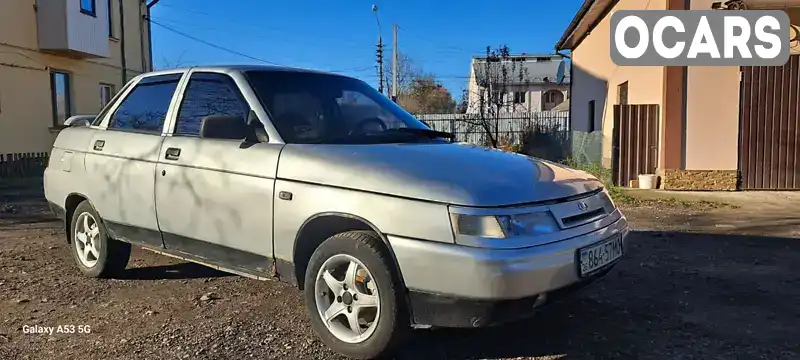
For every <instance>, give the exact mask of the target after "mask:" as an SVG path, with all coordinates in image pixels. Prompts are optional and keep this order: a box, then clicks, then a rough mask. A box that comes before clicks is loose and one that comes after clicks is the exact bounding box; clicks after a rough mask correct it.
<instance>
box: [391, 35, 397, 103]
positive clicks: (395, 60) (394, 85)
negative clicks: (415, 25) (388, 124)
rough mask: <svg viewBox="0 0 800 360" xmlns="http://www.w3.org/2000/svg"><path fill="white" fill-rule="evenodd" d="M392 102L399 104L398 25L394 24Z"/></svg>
mask: <svg viewBox="0 0 800 360" xmlns="http://www.w3.org/2000/svg"><path fill="white" fill-rule="evenodd" d="M392 101H394V102H397V24H394V49H393V50H392Z"/></svg>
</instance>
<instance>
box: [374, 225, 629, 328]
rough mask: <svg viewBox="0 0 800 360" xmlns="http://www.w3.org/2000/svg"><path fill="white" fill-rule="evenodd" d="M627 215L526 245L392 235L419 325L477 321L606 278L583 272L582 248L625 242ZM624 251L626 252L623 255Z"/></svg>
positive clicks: (508, 316) (502, 318) (507, 315)
mask: <svg viewBox="0 0 800 360" xmlns="http://www.w3.org/2000/svg"><path fill="white" fill-rule="evenodd" d="M627 233H628V224H627V221H626V219H625V217H623V216H620V218H619V220H617V221H615V222H614V223H612V224H610V225H609V226H606V227H604V228H601V229H598V230H595V231H593V232H590V233H587V234H584V235H580V236H576V237H574V238H570V239H566V240H562V241H558V242H554V243H550V244H545V245H539V246H533V247H528V248H522V249H502V250H500V249H484V248H474V247H467V246H460V245H454V244H445V243H435V242H427V241H419V240H414V239H406V238H402V237H396V236H388V239H389V242H390V244H391V246H392V250H393V252H394V255H395V258H396V259H397V262H398V265H399V268H400V272H401V275H402V277H403V281H404V282H405V285H406V287H407V288H408V289H409V291H410V295H409V300H410V302H411V304H410V305H411V310H412V313H413V316H414V322H415V323H416V324H418V325H432V326H445V327H477V326H487V325H491V324H494V323H498V322H506V321H510V320H514V319H517V318H522V317H525V316H527V315H530V313H532V312H533V311H534V310H535V309H538V308H540V307H541V306H544V305H545V304H547V303H550V302H552V300H554V299H556V298H558V297H560V296H562V295H564V294H566V293H569V292H571V291H572V290H575V289H578V288H582V287H583V286H585V285H588V284H589V283H591V282H593V281H594V280H596V279H598V278H600V277H602V276H604V275H605V274H606V273H607V272H608V271H609V270H610V269H611V268H612V267H613V266H614V265H615V264H616V261H615V262H614V263H611V264H608V265H606V266H605V267H604V268H603V269H601V270H599V271H597V272H595V273H593V274H591V275H590V276H585V277H581V276H580V275H579V271H578V264H577V260H576V259H577V255H576V254H577V251H578V249H580V248H583V247H585V246H588V245H592V244H594V243H597V242H599V241H602V240H606V239H609V238H611V237H614V236H621V237H622V243H623V249H624V248H625V245H626V242H627V239H626V237H627ZM624 253H625V251H624V250H623V254H624Z"/></svg>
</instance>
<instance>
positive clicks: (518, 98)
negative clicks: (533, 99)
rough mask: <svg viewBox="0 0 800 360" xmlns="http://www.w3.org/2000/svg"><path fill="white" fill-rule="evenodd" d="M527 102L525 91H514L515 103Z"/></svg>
mask: <svg viewBox="0 0 800 360" xmlns="http://www.w3.org/2000/svg"><path fill="white" fill-rule="evenodd" d="M524 103H525V92H524V91H517V92H515V93H514V104H524Z"/></svg>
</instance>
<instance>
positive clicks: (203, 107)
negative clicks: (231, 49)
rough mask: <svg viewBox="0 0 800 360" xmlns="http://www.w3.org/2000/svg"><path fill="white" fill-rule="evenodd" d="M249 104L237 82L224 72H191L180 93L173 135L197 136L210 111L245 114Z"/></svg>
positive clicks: (244, 115) (245, 115)
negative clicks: (180, 97)
mask: <svg viewBox="0 0 800 360" xmlns="http://www.w3.org/2000/svg"><path fill="white" fill-rule="evenodd" d="M248 112H250V106H248V105H247V102H246V101H245V100H244V96H242V93H241V92H240V91H239V87H238V86H236V83H235V82H234V81H233V79H231V78H230V77H229V76H227V75H223V74H216V73H199V72H198V73H193V74H192V77H191V78H190V79H189V85H188V86H187V87H186V92H185V93H184V95H183V102H182V103H181V108H180V111H179V112H178V122H177V124H176V126H175V132H174V133H175V134H176V135H188V136H197V135H198V134H199V133H200V125H201V124H202V122H203V118H205V117H206V116H211V115H225V116H239V117H241V118H242V121H245V120H246V118H247V113H248Z"/></svg>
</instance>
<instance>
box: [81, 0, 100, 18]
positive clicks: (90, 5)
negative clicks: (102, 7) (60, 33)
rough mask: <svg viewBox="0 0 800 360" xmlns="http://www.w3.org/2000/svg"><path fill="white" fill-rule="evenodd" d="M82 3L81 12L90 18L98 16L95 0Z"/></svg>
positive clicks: (84, 0)
mask: <svg viewBox="0 0 800 360" xmlns="http://www.w3.org/2000/svg"><path fill="white" fill-rule="evenodd" d="M80 1H81V12H82V13H84V14H86V15H90V16H97V6H96V5H97V4H96V3H95V0H80Z"/></svg>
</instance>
